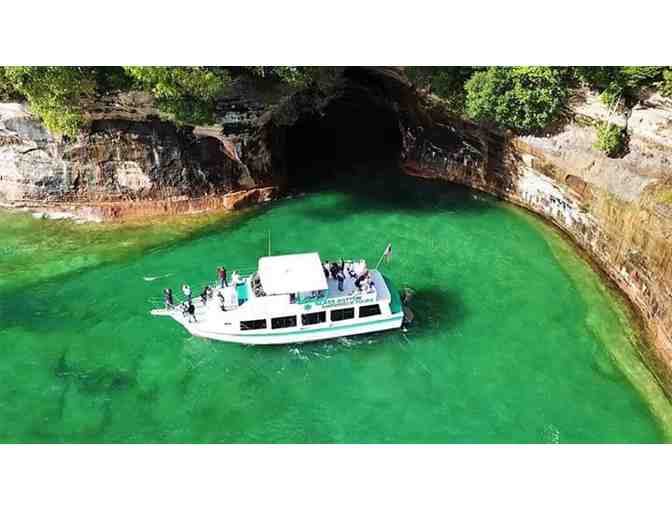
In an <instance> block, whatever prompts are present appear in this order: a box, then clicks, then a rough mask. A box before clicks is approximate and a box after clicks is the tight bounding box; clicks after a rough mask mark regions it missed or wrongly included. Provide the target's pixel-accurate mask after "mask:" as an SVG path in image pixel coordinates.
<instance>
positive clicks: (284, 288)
mask: <svg viewBox="0 0 672 510" xmlns="http://www.w3.org/2000/svg"><path fill="white" fill-rule="evenodd" d="M259 279H260V280H261V286H262V287H263V289H264V292H265V293H266V294H268V295H273V294H291V293H296V292H311V291H313V290H326V289H327V288H328V287H329V286H328V285H327V279H326V278H325V277H324V269H323V268H322V262H321V261H320V255H319V254H318V253H317V252H313V253H296V254H293V255H279V256H275V257H261V258H260V259H259Z"/></svg>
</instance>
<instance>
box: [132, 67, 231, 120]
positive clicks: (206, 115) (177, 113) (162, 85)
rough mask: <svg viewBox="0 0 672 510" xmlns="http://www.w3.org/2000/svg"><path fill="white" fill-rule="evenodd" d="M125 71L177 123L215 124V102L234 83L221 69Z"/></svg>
mask: <svg viewBox="0 0 672 510" xmlns="http://www.w3.org/2000/svg"><path fill="white" fill-rule="evenodd" d="M125 69H126V71H127V72H128V73H129V74H130V75H131V76H132V77H133V79H134V80H135V82H136V83H137V85H138V86H139V87H140V88H142V89H144V90H148V91H149V92H151V94H152V95H153V96H154V98H155V99H156V103H157V107H158V108H159V110H161V111H162V112H164V113H166V114H168V115H169V116H170V117H171V118H172V119H174V120H175V121H177V122H186V123H193V124H207V123H211V122H213V121H214V111H215V100H216V99H217V97H219V96H220V95H222V94H223V93H224V92H225V91H226V89H227V87H228V86H229V84H230V83H231V77H230V75H229V73H228V72H227V71H226V70H224V69H222V68H209V67H137V66H133V67H131V66H129V67H126V68H125Z"/></svg>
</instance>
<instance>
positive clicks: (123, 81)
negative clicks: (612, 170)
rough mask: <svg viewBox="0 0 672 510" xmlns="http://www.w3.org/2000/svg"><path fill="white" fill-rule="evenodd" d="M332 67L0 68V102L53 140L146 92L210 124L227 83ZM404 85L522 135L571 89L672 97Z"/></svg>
mask: <svg viewBox="0 0 672 510" xmlns="http://www.w3.org/2000/svg"><path fill="white" fill-rule="evenodd" d="M334 69H337V68H332V67H307V66H248V67H138V66H128V67H54V66H51V67H28V66H22V67H4V68H3V67H0V101H7V100H16V99H25V100H26V101H27V102H28V104H29V107H30V109H31V110H32V111H33V112H34V113H35V114H36V115H38V116H39V117H40V118H41V119H42V120H43V121H44V123H45V124H46V126H47V127H48V128H49V129H50V130H52V131H53V132H56V133H65V134H68V135H76V134H77V132H78V131H79V130H80V129H81V128H82V127H83V126H84V125H85V124H86V115H85V113H86V112H85V111H84V107H83V104H86V101H85V100H86V99H91V98H95V97H96V96H101V95H106V94H110V93H112V92H118V91H128V90H145V91H147V92H149V93H150V94H152V96H153V97H154V99H155V104H156V106H157V108H158V110H159V111H160V112H161V113H162V114H164V115H165V116H166V117H167V118H169V119H171V120H173V121H175V122H178V123H188V124H209V123H212V122H214V120H215V119H214V113H215V107H216V102H217V99H218V98H219V97H221V96H222V95H223V94H225V93H226V91H227V90H229V87H230V85H231V82H232V80H233V76H236V75H241V74H247V75H248V76H254V77H256V78H257V79H261V80H268V81H276V82H282V83H285V84H288V85H290V86H291V87H294V88H304V87H308V86H312V85H317V86H318V87H319V86H321V84H322V85H323V84H324V83H331V82H333V75H334V72H333V71H334ZM405 71H406V73H407V75H408V77H409V78H410V80H411V82H412V83H414V84H415V85H416V86H417V87H419V88H422V89H426V90H427V91H429V92H431V93H432V94H433V95H434V97H435V98H437V99H438V100H440V101H441V102H443V103H444V105H445V107H446V108H448V109H449V110H450V111H452V112H454V113H456V114H458V115H464V116H466V117H469V118H471V119H473V120H476V121H479V122H487V123H490V124H493V125H495V126H499V127H502V128H508V129H511V130H513V131H514V132H518V133H521V134H525V133H534V132H540V131H543V130H546V129H547V128H549V127H550V126H551V125H553V124H554V123H555V122H556V121H557V120H558V119H560V118H561V117H562V114H563V112H564V111H565V110H566V109H567V102H568V100H569V98H570V96H571V94H572V91H573V90H574V89H577V88H579V87H582V86H588V87H591V88H593V89H594V90H596V91H598V92H600V94H601V98H602V100H603V101H604V102H605V104H607V105H609V106H613V105H620V106H621V107H622V108H626V109H627V108H632V106H634V104H636V102H637V101H638V100H639V98H640V97H641V95H642V92H643V91H644V90H649V89H656V90H658V91H659V92H660V93H662V94H664V95H667V96H670V97H672V67H654V66H640V67H627V66H626V67H605V66H602V67H464V66H462V67H406V68H405Z"/></svg>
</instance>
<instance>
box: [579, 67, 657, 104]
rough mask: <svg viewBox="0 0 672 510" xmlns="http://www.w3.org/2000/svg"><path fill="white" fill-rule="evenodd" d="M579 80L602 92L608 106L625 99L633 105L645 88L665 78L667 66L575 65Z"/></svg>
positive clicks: (625, 102)
mask: <svg viewBox="0 0 672 510" xmlns="http://www.w3.org/2000/svg"><path fill="white" fill-rule="evenodd" d="M574 69H575V73H576V76H577V77H578V78H579V80H580V81H581V82H582V83H584V84H585V85H588V86H590V87H592V88H594V89H597V90H598V91H600V92H601V94H600V99H601V100H602V102H603V103H604V104H606V105H607V106H611V105H613V104H614V103H615V102H616V101H619V100H621V99H622V100H623V101H624V104H625V106H626V107H628V108H630V107H632V106H633V105H634V104H635V103H636V102H637V100H638V99H639V95H640V93H641V91H642V89H643V88H645V87H655V86H657V85H659V84H660V83H661V80H662V79H663V75H664V72H665V70H666V68H665V67H659V66H601V67H575V68H574Z"/></svg>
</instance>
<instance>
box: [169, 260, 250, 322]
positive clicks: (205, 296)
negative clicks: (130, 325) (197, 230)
mask: <svg viewBox="0 0 672 510" xmlns="http://www.w3.org/2000/svg"><path fill="white" fill-rule="evenodd" d="M217 276H218V278H219V288H220V289H223V288H225V287H228V286H229V283H228V282H227V277H226V269H225V268H224V267H223V266H221V267H218V268H217ZM239 282H240V276H239V274H238V272H237V271H234V272H233V273H232V274H231V283H230V285H231V286H232V287H233V288H234V289H235V288H236V285H238V283H239ZM214 292H215V291H214V289H213V288H212V287H210V285H206V286H205V287H204V288H203V291H202V292H201V294H200V295H199V297H200V298H201V302H202V303H203V305H205V304H207V302H208V301H210V300H211V299H213V297H214ZM182 294H184V298H185V300H184V302H183V303H182V304H181V310H182V313H183V314H184V316H185V317H187V320H188V321H189V322H196V307H195V306H194V303H193V301H192V297H191V294H192V293H191V287H190V286H189V285H187V284H186V283H183V284H182ZM217 297H218V298H219V300H220V304H221V306H222V307H223V306H224V303H225V299H224V296H223V295H222V293H221V292H220V291H217ZM163 298H164V303H165V306H166V310H172V309H173V308H175V301H174V298H173V289H170V288H168V289H164V290H163Z"/></svg>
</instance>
